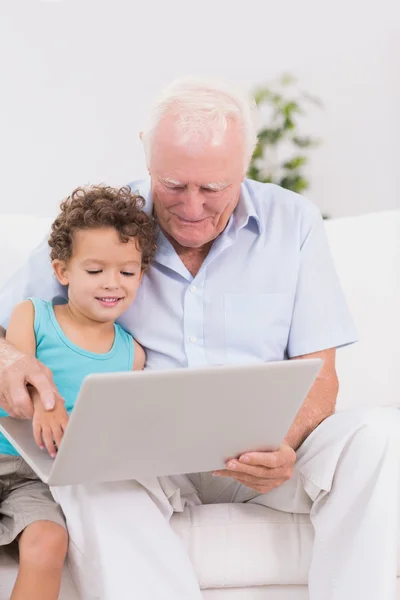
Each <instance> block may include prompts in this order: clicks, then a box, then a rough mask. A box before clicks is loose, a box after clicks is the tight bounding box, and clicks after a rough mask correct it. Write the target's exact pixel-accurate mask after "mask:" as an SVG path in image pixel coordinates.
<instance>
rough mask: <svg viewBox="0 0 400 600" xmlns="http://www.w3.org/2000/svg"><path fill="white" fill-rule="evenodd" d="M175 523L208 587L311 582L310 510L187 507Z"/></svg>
mask: <svg viewBox="0 0 400 600" xmlns="http://www.w3.org/2000/svg"><path fill="white" fill-rule="evenodd" d="M171 525H172V527H173V528H174V530H175V531H176V532H177V533H178V534H179V536H180V537H181V538H182V540H183V542H184V545H185V547H186V549H187V551H188V553H189V556H190V559H191V561H192V564H193V565H194V567H195V571H196V575H197V577H198V580H199V583H200V586H201V588H202V589H208V588H221V587H233V588H241V587H246V586H255V587H256V586H260V587H262V586H265V585H279V584H289V585H300V584H306V582H307V573H308V569H309V565H310V562H311V552H312V544H313V540H314V532H313V527H312V525H311V521H310V519H309V517H308V515H304V514H296V515H295V514H291V513H284V512H280V511H277V510H273V509H272V508H266V507H264V506H260V505H257V504H214V505H201V506H190V507H187V508H186V509H185V510H184V512H183V513H175V514H174V515H173V517H172V519H171ZM399 560H400V557H399ZM397 573H398V575H400V562H398V570H397Z"/></svg>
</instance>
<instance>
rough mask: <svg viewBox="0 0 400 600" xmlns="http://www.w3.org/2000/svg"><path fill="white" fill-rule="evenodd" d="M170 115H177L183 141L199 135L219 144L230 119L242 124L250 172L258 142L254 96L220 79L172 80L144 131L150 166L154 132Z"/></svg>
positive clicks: (244, 165) (245, 164) (152, 110)
mask: <svg viewBox="0 0 400 600" xmlns="http://www.w3.org/2000/svg"><path fill="white" fill-rule="evenodd" d="M167 115H173V116H175V117H176V118H177V124H178V127H179V130H180V133H181V135H182V142H185V141H186V140H190V139H193V136H197V137H201V138H204V139H207V140H209V139H211V140H212V141H213V142H214V143H218V141H219V140H220V139H221V138H222V136H223V135H224V133H225V132H226V129H227V127H228V124H229V122H230V121H235V122H237V123H239V125H240V126H241V127H242V129H243V137H244V158H243V167H244V172H246V171H247V169H248V166H249V163H250V160H251V157H252V154H253V152H254V148H255V146H256V144H257V124H256V104H255V101H254V98H251V97H248V96H247V95H246V94H244V93H242V92H241V91H238V90H237V89H235V88H234V87H233V86H231V85H229V84H226V83H223V82H220V81H214V80H209V79H200V78H196V77H185V78H181V79H177V80H176V81H174V82H172V83H171V84H170V85H168V86H167V87H166V88H164V89H163V90H162V91H161V94H160V95H159V97H158V99H157V100H156V102H155V104H154V105H153V107H152V108H151V111H150V115H149V120H148V122H147V124H146V127H145V128H144V129H143V131H142V141H143V144H144V151H145V155H146V162H147V166H149V165H150V161H151V151H152V143H153V138H154V134H155V132H156V130H157V127H158V125H159V123H160V122H161V121H162V119H163V118H164V117H165V116H167Z"/></svg>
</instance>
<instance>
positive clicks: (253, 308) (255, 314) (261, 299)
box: [224, 292, 293, 363]
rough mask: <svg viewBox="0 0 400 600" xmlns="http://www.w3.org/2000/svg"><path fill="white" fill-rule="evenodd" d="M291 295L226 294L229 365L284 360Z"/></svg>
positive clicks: (280, 293)
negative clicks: (230, 363)
mask: <svg viewBox="0 0 400 600" xmlns="http://www.w3.org/2000/svg"><path fill="white" fill-rule="evenodd" d="M292 304H293V302H292V296H291V294H290V293H289V292H270V293H256V294H254V293H246V292H244V293H242V292H240V293H229V294H224V313H225V344H226V348H225V349H226V355H227V358H228V361H229V362H237V363H249V362H258V361H259V362H266V361H273V360H283V359H284V358H286V348H287V343H288V337H289V330H290V322H291V316H292Z"/></svg>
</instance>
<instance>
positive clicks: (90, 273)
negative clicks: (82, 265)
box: [86, 269, 101, 275]
mask: <svg viewBox="0 0 400 600" xmlns="http://www.w3.org/2000/svg"><path fill="white" fill-rule="evenodd" d="M86 273H87V274H88V275H98V274H99V273H101V269H97V270H96V271H86Z"/></svg>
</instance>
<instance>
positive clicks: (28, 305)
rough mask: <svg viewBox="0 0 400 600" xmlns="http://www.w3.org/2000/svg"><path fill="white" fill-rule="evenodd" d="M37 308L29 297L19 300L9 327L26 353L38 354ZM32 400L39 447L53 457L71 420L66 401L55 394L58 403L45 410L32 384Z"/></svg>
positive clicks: (9, 338)
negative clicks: (36, 332) (69, 419)
mask: <svg viewBox="0 0 400 600" xmlns="http://www.w3.org/2000/svg"><path fill="white" fill-rule="evenodd" d="M34 322H35V309H34V306H33V304H32V302H31V301H30V300H25V301H24V302H21V304H17V306H16V307H15V309H14V310H13V312H12V315H11V318H10V322H9V324H8V327H7V331H6V340H7V341H8V342H9V343H10V344H11V345H12V346H14V348H16V349H17V350H19V351H20V352H22V353H23V354H30V355H33V356H35V355H36V337H35V329H34ZM29 392H30V396H31V398H32V403H33V421H32V422H33V435H34V437H35V441H36V443H37V445H38V446H39V447H40V448H44V447H46V449H47V451H48V453H49V454H50V456H52V457H53V458H54V457H55V455H56V448H55V446H54V444H55V445H56V447H58V446H59V445H60V443H61V440H62V437H63V435H64V431H65V428H66V426H67V423H68V415H67V411H66V410H65V407H64V402H63V401H62V399H61V398H60V397H59V396H56V403H55V407H54V408H53V409H52V410H51V411H46V410H45V409H44V407H43V405H42V402H41V400H40V395H39V392H38V391H37V390H36V389H35V388H34V387H31V389H30V390H29Z"/></svg>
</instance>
